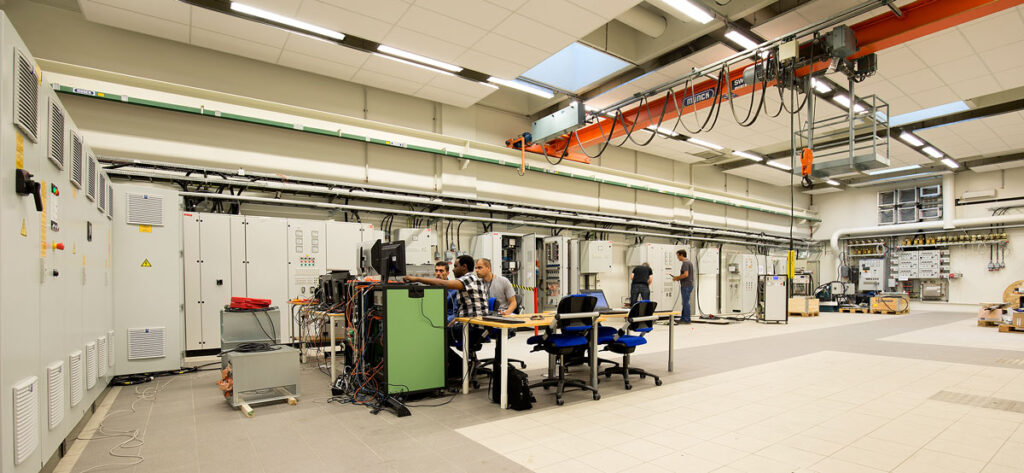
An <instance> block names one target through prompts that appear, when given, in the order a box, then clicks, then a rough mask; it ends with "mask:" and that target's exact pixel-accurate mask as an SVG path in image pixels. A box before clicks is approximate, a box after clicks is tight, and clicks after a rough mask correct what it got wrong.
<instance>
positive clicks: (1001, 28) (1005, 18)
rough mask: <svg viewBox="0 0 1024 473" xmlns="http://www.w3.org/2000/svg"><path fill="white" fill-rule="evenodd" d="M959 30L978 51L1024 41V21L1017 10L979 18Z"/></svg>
mask: <svg viewBox="0 0 1024 473" xmlns="http://www.w3.org/2000/svg"><path fill="white" fill-rule="evenodd" d="M959 29H960V31H962V32H963V33H964V36H966V37H967V41H969V42H970V43H971V46H974V49H975V50H977V51H986V50H989V49H991V48H993V47H997V46H1002V45H1005V44H1007V43H1013V42H1016V41H1024V19H1022V18H1021V15H1020V14H1019V13H1018V12H1017V11H1016V10H1015V9H1010V10H1004V11H1001V12H998V13H993V14H991V15H988V16H984V17H981V18H978V19H977V20H974V21H971V22H970V23H967V24H965V25H960V27H959Z"/></svg>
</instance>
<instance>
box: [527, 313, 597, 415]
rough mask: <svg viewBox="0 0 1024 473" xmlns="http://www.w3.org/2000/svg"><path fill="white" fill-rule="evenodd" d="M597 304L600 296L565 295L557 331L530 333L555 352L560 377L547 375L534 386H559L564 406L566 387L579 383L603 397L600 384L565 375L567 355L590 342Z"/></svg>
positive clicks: (558, 399)
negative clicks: (592, 384) (598, 389)
mask: <svg viewBox="0 0 1024 473" xmlns="http://www.w3.org/2000/svg"><path fill="white" fill-rule="evenodd" d="M596 305H597V298H596V297H593V296H584V295H575V296H569V297H565V298H563V299H562V300H561V301H559V303H558V311H557V313H556V314H555V327H556V330H557V332H555V333H545V334H544V335H543V336H539V337H540V338H539V339H538V336H534V337H530V339H531V340H528V342H529V341H534V342H536V344H537V345H538V346H539V347H542V349H543V350H544V351H546V352H548V353H550V354H552V355H555V363H556V365H557V370H558V377H557V378H550V379H545V380H543V381H541V382H538V383H534V384H531V385H530V388H536V387H541V388H544V389H547V388H549V387H551V386H557V387H558V389H557V390H556V391H555V403H556V404H558V405H559V406H561V405H562V404H564V403H565V401H564V400H563V399H562V393H564V392H565V388H566V387H567V386H568V387H575V388H579V389H581V390H587V391H591V392H593V393H594V400H595V401H596V400H598V399H601V395H600V394H598V392H597V386H590V385H588V384H587V383H585V382H583V381H579V380H574V379H565V373H566V363H565V355H568V354H570V353H573V352H574V351H576V350H578V349H579V348H581V347H586V346H587V345H589V343H590V341H589V340H588V339H587V336H586V334H587V333H588V332H589V331H590V330H591V329H592V328H593V327H594V325H595V324H594V318H595V317H596V313H595V312H594V307H595V306H596Z"/></svg>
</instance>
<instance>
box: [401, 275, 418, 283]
mask: <svg viewBox="0 0 1024 473" xmlns="http://www.w3.org/2000/svg"><path fill="white" fill-rule="evenodd" d="M416 279H417V278H416V277H415V276H404V277H402V280H403V281H405V282H416Z"/></svg>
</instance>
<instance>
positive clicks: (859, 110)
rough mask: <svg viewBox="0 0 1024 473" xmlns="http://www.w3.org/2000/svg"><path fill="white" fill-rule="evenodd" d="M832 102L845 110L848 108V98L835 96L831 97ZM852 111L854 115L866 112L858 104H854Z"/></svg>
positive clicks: (840, 95) (839, 95)
mask: <svg viewBox="0 0 1024 473" xmlns="http://www.w3.org/2000/svg"><path fill="white" fill-rule="evenodd" d="M832 100H833V101H834V102H836V103H838V104H839V105H842V106H843V107H845V108H850V98H849V97H847V96H845V95H842V94H836V95H835V96H834V97H832ZM853 111H854V112H856V113H864V112H866V111H867V110H864V107H862V106H861V105H860V104H856V105H854V106H853Z"/></svg>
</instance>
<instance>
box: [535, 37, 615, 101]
mask: <svg viewBox="0 0 1024 473" xmlns="http://www.w3.org/2000/svg"><path fill="white" fill-rule="evenodd" d="M628 66H629V63H628V62H626V61H623V60H621V59H619V58H617V57H615V56H612V55H610V54H606V53H603V52H601V51H598V50H596V49H594V48H591V47H589V46H584V45H582V44H580V43H572V44H570V45H569V46H566V47H565V49H563V50H561V51H559V52H557V53H555V54H554V55H552V56H551V57H549V58H547V59H545V60H544V61H543V62H541V63H540V64H537V65H536V66H534V67H533V69H530V70H528V71H526V73H524V74H523V77H526V78H527V79H531V80H534V81H537V82H540V83H543V84H548V85H552V86H554V87H557V88H559V89H562V90H568V91H571V92H578V91H579V90H581V89H583V88H585V87H586V86H588V85H590V84H593V83H594V82H597V81H599V80H601V79H604V78H605V77H608V76H610V75H612V74H614V73H616V72H618V71H620V70H622V69H623V68H626V67H628Z"/></svg>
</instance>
